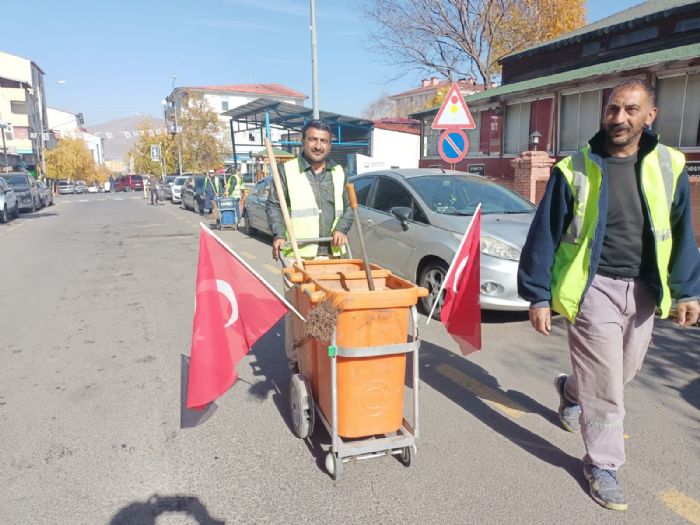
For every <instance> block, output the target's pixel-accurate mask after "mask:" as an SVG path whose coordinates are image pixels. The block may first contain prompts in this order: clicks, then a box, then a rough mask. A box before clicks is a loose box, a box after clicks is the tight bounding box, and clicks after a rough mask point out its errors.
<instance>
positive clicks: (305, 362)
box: [283, 259, 427, 479]
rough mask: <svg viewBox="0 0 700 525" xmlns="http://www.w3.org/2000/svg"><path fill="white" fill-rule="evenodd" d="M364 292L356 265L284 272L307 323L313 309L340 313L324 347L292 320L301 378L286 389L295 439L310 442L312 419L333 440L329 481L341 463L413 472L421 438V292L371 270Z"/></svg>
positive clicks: (313, 265) (318, 264) (329, 263)
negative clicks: (375, 462)
mask: <svg viewBox="0 0 700 525" xmlns="http://www.w3.org/2000/svg"><path fill="white" fill-rule="evenodd" d="M370 268H371V278H372V281H373V283H374V288H375V289H374V290H373V291H370V290H369V287H368V281H367V275H366V272H365V271H364V263H363V262H362V260H361V259H329V260H314V261H305V263H304V268H300V267H298V266H297V265H294V266H292V267H287V268H284V270H283V273H284V276H285V279H287V280H288V284H291V285H292V286H293V292H292V303H293V305H294V307H295V308H297V310H298V311H299V312H300V313H301V314H302V315H303V316H304V317H305V318H306V319H307V320H308V319H309V315H310V314H311V312H312V310H313V309H314V308H317V307H326V308H327V307H328V303H326V304H325V305H324V304H323V303H325V302H328V301H330V302H331V304H332V310H333V311H334V312H335V313H337V317H336V318H335V325H334V327H332V328H331V329H330V330H329V337H328V338H327V340H325V341H321V340H319V339H318V338H311V337H304V335H303V334H304V323H302V322H301V321H300V320H298V319H295V320H294V323H295V326H294V330H295V339H297V340H300V341H302V342H301V344H300V348H299V369H300V370H299V371H300V373H299V374H296V375H294V376H292V379H291V382H290V408H291V414H292V422H293V427H294V431H295V434H296V435H297V436H298V437H300V438H302V439H304V438H307V437H309V436H310V435H311V434H312V432H313V430H314V426H315V423H316V421H317V420H320V421H321V422H322V423H323V425H324V426H325V427H326V429H327V430H328V433H329V434H330V436H331V448H330V451H329V453H328V455H327V456H326V461H325V465H326V469H327V470H328V472H329V473H330V474H331V476H332V477H333V478H334V479H339V478H340V477H341V476H342V473H343V463H344V462H347V461H350V460H352V459H366V458H370V457H376V456H381V455H386V454H398V455H400V456H401V459H402V461H403V462H404V463H405V464H406V465H409V466H410V465H411V464H412V463H413V461H414V459H415V454H416V439H417V438H418V399H419V388H418V384H419V377H418V349H419V346H420V340H419V338H418V323H417V313H416V303H417V302H418V298H419V297H424V296H425V295H426V294H427V290H426V289H425V288H420V287H418V286H416V285H415V284H413V283H411V282H409V281H407V280H405V279H401V278H399V277H397V276H395V275H393V274H392V273H391V272H390V271H389V270H385V269H383V268H381V267H379V266H377V265H374V264H372V265H370ZM411 352H412V353H413V373H412V384H411V387H412V391H413V395H412V410H411V411H410V412H411V416H410V417H408V418H406V417H404V406H403V405H404V403H403V401H404V391H405V375H406V354H407V353H411Z"/></svg>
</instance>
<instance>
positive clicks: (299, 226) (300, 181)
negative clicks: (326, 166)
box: [284, 159, 345, 258]
mask: <svg viewBox="0 0 700 525" xmlns="http://www.w3.org/2000/svg"><path fill="white" fill-rule="evenodd" d="M284 174H285V177H286V179H287V193H289V203H287V204H288V206H289V208H290V211H289V216H290V218H291V220H292V228H294V235H295V237H296V238H297V239H313V238H317V237H320V236H321V234H320V230H319V215H320V214H321V210H320V209H319V208H318V205H317V204H316V198H315V197H314V192H313V189H312V188H311V184H310V183H309V179H307V177H306V173H304V172H301V171H299V160H298V159H292V160H290V161H288V162H285V163H284ZM331 175H332V176H333V200H334V202H335V217H334V220H333V226H332V227H331V233H332V232H333V228H334V227H335V225H336V224H337V223H338V219H340V217H341V216H342V215H343V184H344V182H345V173H344V172H343V168H342V166H339V165H336V166H334V167H333V169H332V170H331ZM344 252H345V249H344V248H343V249H339V248H332V253H333V255H340V254H342V253H344ZM284 253H285V255H287V256H289V255H291V254H292V248H291V247H286V248H285V250H284ZM299 254H300V255H301V256H302V257H309V258H310V257H316V255H317V254H318V244H306V245H303V246H299Z"/></svg>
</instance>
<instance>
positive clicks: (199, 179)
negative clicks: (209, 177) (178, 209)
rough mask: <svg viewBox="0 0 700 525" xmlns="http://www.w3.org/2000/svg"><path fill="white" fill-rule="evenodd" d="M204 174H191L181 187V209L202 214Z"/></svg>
mask: <svg viewBox="0 0 700 525" xmlns="http://www.w3.org/2000/svg"><path fill="white" fill-rule="evenodd" d="M205 178H206V177H205V175H193V176H191V177H189V178H188V179H187V182H185V185H184V186H183V187H182V194H181V196H182V209H183V210H194V211H195V213H198V214H200V215H201V214H202V212H203V211H204V179H205Z"/></svg>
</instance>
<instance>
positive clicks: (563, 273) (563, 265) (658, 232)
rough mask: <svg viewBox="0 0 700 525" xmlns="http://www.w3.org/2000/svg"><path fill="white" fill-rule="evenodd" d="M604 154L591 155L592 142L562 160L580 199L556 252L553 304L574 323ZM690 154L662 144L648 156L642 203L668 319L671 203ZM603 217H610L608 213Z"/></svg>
mask: <svg viewBox="0 0 700 525" xmlns="http://www.w3.org/2000/svg"><path fill="white" fill-rule="evenodd" d="M599 159H600V157H598V156H595V155H594V156H591V152H590V146H587V147H586V148H584V149H582V150H581V151H579V152H578V153H575V154H574V155H572V156H570V157H566V158H565V159H562V160H561V161H560V162H559V163H557V165H556V167H557V168H559V170H560V171H561V173H562V174H563V176H564V177H565V179H566V181H567V183H568V184H569V187H570V188H571V193H572V195H573V198H574V208H573V218H572V220H571V224H570V225H569V226H568V228H567V229H566V231H565V232H564V235H563V237H562V239H561V240H560V242H559V246H558V248H557V250H556V253H555V255H554V264H553V266H552V308H553V309H554V310H555V311H557V312H559V313H560V314H562V315H564V316H565V317H566V318H567V319H568V320H569V321H571V322H572V323H573V322H574V321H575V319H576V316H577V315H578V312H579V307H580V303H581V300H582V299H583V294H584V293H585V291H586V288H587V286H588V282H589V278H590V275H589V273H590V268H591V250H592V247H593V240H594V237H595V234H596V228H597V225H598V222H599V216H598V215H599V201H600V190H601V185H602V182H603V169H602V166H601V165H600V163H599ZM684 167H685V157H684V156H683V154H682V153H681V152H680V151H677V150H674V149H672V148H669V147H667V146H664V145H663V144H658V145H657V146H656V147H655V148H654V149H653V150H652V151H651V152H649V153H648V154H647V155H646V156H645V157H644V159H643V160H642V165H641V173H640V177H641V189H642V205H643V206H644V205H645V206H646V208H647V210H648V212H649V219H650V221H651V228H652V232H653V235H654V246H655V254H656V267H657V269H658V272H659V273H658V275H659V279H660V283H661V298H660V300H659V302H658V304H657V306H658V307H659V310H660V314H661V317H662V318H665V317H668V314H669V310H670V307H671V291H670V289H669V287H668V267H669V262H670V260H671V248H672V239H671V206H672V204H673V196H674V195H675V192H676V185H677V183H678V178H679V177H680V175H681V174H682V173H683V168H684ZM603 220H605V219H604V218H603Z"/></svg>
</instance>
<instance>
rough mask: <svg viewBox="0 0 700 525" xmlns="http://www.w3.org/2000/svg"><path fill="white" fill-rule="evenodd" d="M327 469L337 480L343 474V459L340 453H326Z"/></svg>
mask: <svg viewBox="0 0 700 525" xmlns="http://www.w3.org/2000/svg"><path fill="white" fill-rule="evenodd" d="M326 470H327V471H328V473H329V474H330V475H331V477H332V478H333V479H334V480H336V481H337V480H339V479H340V478H341V477H342V476H343V460H342V459H341V458H339V457H338V454H335V453H334V452H329V453H328V454H327V455H326Z"/></svg>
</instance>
